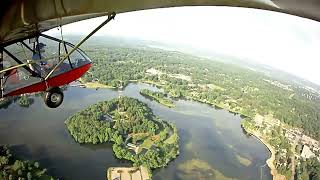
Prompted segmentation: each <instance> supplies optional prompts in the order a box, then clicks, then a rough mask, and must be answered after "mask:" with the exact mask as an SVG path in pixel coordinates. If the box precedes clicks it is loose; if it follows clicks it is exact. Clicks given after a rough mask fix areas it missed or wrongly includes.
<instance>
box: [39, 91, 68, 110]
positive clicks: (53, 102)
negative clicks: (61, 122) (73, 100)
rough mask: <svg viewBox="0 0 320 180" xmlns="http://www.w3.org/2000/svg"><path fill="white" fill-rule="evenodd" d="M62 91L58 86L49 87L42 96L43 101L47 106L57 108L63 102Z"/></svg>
mask: <svg viewBox="0 0 320 180" xmlns="http://www.w3.org/2000/svg"><path fill="white" fill-rule="evenodd" d="M63 97H64V96H63V92H62V91H61V89H60V88H58V87H54V88H51V89H49V90H48V91H47V92H46V94H45V97H44V102H45V103H46V105H47V106H48V107H49V108H57V107H59V106H60V105H61V104H62V102H63Z"/></svg>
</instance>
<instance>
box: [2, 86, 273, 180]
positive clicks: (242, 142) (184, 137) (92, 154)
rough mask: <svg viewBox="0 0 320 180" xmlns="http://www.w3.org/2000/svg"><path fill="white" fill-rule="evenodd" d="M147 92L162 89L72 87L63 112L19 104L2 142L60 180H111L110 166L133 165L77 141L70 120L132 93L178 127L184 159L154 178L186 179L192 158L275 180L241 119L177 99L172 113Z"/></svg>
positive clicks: (6, 116)
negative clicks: (108, 178)
mask: <svg viewBox="0 0 320 180" xmlns="http://www.w3.org/2000/svg"><path fill="white" fill-rule="evenodd" d="M143 88H148V89H151V90H157V88H156V87H153V86H150V85H146V84H130V85H129V86H127V87H126V88H125V90H124V91H123V92H118V91H114V90H109V89H99V90H95V89H84V88H77V87H69V88H68V89H67V90H66V91H65V100H64V102H63V104H62V105H61V106H60V107H59V108H57V109H49V108H47V107H46V106H45V105H44V103H43V101H42V98H41V97H35V96H34V97H33V98H34V103H33V104H32V105H31V106H30V107H29V108H24V107H20V106H19V103H18V102H16V103H13V104H11V105H10V106H9V107H8V108H7V109H0V114H1V116H0V143H1V144H9V145H12V146H13V150H14V152H15V153H16V154H17V155H18V156H19V157H20V158H26V159H31V160H34V161H39V162H40V164H41V165H42V166H43V167H46V168H47V169H48V171H49V173H50V174H52V175H53V176H55V177H63V178H65V179H106V169H107V168H108V167H111V166H128V165H130V162H128V161H121V160H118V159H116V158H115V157H114V155H113V152H112V148H111V144H100V145H79V144H77V143H75V142H74V140H73V139H72V137H71V136H70V135H69V133H68V131H67V128H66V126H65V124H64V121H65V120H66V119H67V118H68V117H69V116H71V115H72V114H74V113H75V112H77V111H80V110H82V109H84V108H86V107H88V106H89V105H91V104H94V103H96V102H99V101H104V100H109V99H112V98H115V97H118V96H119V95H126V96H131V97H134V98H137V99H139V100H141V101H143V102H145V103H147V104H148V106H149V107H150V108H151V109H152V110H153V112H154V114H155V115H157V116H159V117H160V118H162V119H164V120H166V121H170V122H174V123H176V125H177V127H178V130H179V134H180V138H181V141H180V155H179V156H178V158H177V159H175V160H174V161H172V162H170V164H169V165H168V167H166V168H162V169H157V170H156V171H154V173H153V178H154V179H179V178H181V177H183V173H184V172H182V171H181V169H179V168H178V167H179V166H181V165H183V164H185V163H186V162H189V161H188V160H192V159H197V160H201V161H204V162H206V163H208V164H209V165H210V166H211V168H213V169H215V170H217V171H219V172H221V173H223V174H224V176H226V177H230V178H237V179H260V178H261V177H262V179H271V176H270V174H269V169H268V168H266V167H265V168H262V169H261V168H260V166H263V165H264V164H265V161H266V159H267V158H268V157H269V151H268V150H267V148H266V147H265V146H264V145H263V144H261V143H260V142H259V141H258V140H256V139H255V138H253V137H248V136H247V135H245V134H244V133H243V131H242V129H241V127H240V124H241V117H240V116H239V115H234V114H232V113H229V112H228V111H225V110H218V109H215V108H214V107H212V106H209V105H206V104H201V103H197V102H192V101H185V100H178V101H175V104H176V108H172V109H170V108H167V107H165V106H162V105H160V104H158V103H157V102H155V101H152V100H150V99H147V98H144V97H143V96H141V95H140V94H139V91H140V89H143ZM239 157H241V158H242V159H246V160H249V162H250V165H248V164H247V165H244V164H243V163H241V162H240V160H239ZM261 172H262V174H261ZM181 175H182V176H181Z"/></svg>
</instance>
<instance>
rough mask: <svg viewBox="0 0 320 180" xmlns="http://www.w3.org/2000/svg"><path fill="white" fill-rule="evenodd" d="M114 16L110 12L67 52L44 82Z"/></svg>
mask: <svg viewBox="0 0 320 180" xmlns="http://www.w3.org/2000/svg"><path fill="white" fill-rule="evenodd" d="M115 16H116V13H115V12H112V13H111V14H109V15H108V19H107V20H105V21H104V22H102V23H101V24H100V25H99V26H98V27H96V28H95V29H94V30H93V31H92V32H91V33H89V34H88V35H87V36H86V37H85V38H83V39H82V40H81V41H80V42H79V43H78V44H77V45H75V46H74V47H73V48H72V49H71V51H69V52H68V53H67V54H66V56H65V57H63V58H62V59H61V60H60V61H59V62H58V63H57V65H56V66H55V67H54V68H53V69H52V70H51V71H50V72H49V73H48V75H47V76H46V77H45V79H44V80H48V79H49V78H50V76H51V75H52V73H53V72H54V71H55V70H56V69H57V68H58V67H59V66H60V65H61V64H62V62H63V61H64V60H66V59H67V58H69V56H70V55H71V54H72V53H73V52H74V51H75V50H77V49H78V48H79V46H81V45H82V44H83V43H84V42H86V41H87V40H88V39H89V38H90V37H91V36H92V35H93V34H94V33H96V32H97V31H98V30H99V29H101V28H102V27H103V26H104V25H106V24H108V23H109V22H110V21H111V20H113V19H114V17H115Z"/></svg>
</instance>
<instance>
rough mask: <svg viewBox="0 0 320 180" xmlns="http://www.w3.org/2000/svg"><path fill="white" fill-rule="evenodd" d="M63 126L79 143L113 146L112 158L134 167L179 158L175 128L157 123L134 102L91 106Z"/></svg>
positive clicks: (115, 101) (160, 164) (145, 108)
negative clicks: (109, 143) (131, 164)
mask: <svg viewBox="0 0 320 180" xmlns="http://www.w3.org/2000/svg"><path fill="white" fill-rule="evenodd" d="M66 124H67V127H68V130H69V132H70V133H71V135H72V137H73V138H74V139H75V141H77V142H78V143H93V144H97V143H106V142H113V146H112V149H113V151H114V153H115V156H116V157H117V158H119V159H127V160H130V161H132V162H133V163H134V165H137V166H139V165H144V166H145V167H147V168H158V167H163V166H166V165H167V164H168V163H169V161H171V160H172V159H174V158H175V157H176V156H177V155H178V154H179V136H178V131H177V128H176V127H175V125H174V124H171V123H167V122H165V121H162V120H160V119H158V118H157V117H155V116H154V115H153V113H152V111H151V109H150V108H149V107H148V106H147V105H146V104H144V103H142V102H140V101H138V100H136V99H133V98H129V97H121V98H117V99H113V100H110V101H104V102H100V103H97V104H94V105H91V106H89V107H88V108H87V109H85V110H82V111H80V112H78V113H76V114H74V115H73V116H72V117H70V118H69V119H68V120H67V121H66Z"/></svg>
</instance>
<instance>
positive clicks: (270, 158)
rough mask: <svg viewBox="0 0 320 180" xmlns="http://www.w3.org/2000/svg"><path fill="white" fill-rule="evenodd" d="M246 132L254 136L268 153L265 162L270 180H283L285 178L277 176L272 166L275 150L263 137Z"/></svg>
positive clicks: (255, 133) (280, 175)
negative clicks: (268, 155)
mask: <svg viewBox="0 0 320 180" xmlns="http://www.w3.org/2000/svg"><path fill="white" fill-rule="evenodd" d="M245 130H246V129H245ZM246 131H247V130H246ZM247 132H249V133H250V134H251V135H252V136H254V137H255V138H256V139H257V140H258V141H260V142H261V143H262V144H263V145H264V146H265V147H267V149H268V151H269V152H270V154H271V155H270V157H269V158H268V159H267V160H266V164H267V165H268V167H269V168H270V174H271V175H272V179H273V180H285V179H286V178H285V176H284V175H282V174H279V173H278V171H277V168H276V166H275V165H274V161H275V159H276V157H275V156H276V151H275V149H274V148H273V147H272V146H271V145H270V144H269V143H268V142H267V141H266V140H265V139H264V138H263V137H261V136H260V135H259V134H257V132H250V131H247Z"/></svg>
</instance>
